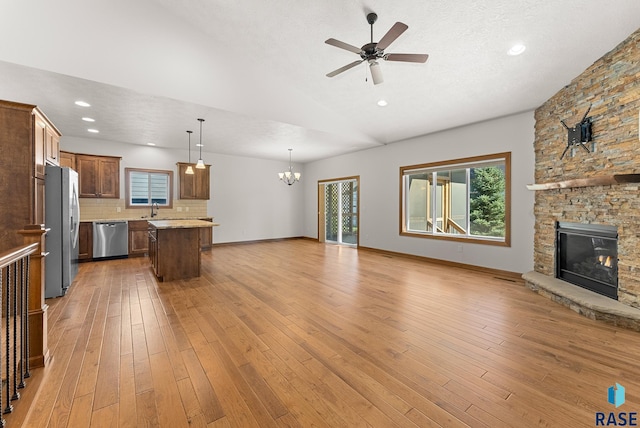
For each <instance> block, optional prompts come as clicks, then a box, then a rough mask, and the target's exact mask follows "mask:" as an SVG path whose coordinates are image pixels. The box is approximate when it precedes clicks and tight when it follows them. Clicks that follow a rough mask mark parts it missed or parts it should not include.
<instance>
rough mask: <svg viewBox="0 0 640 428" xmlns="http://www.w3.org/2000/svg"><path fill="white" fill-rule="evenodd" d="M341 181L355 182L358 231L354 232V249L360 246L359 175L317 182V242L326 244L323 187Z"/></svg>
mask: <svg viewBox="0 0 640 428" xmlns="http://www.w3.org/2000/svg"><path fill="white" fill-rule="evenodd" d="M343 181H355V182H356V186H357V187H358V194H357V195H356V206H357V207H358V212H357V213H356V222H357V224H358V231H357V232H356V245H355V247H356V248H358V247H359V246H360V193H361V192H360V176H359V175H352V176H349V177H339V178H328V179H324V180H318V187H317V189H318V190H317V192H318V198H317V201H318V207H317V208H318V209H317V212H318V219H317V221H318V241H319V242H326V230H325V221H324V218H325V214H326V213H325V209H324V207H325V197H324V195H325V192H324V186H325V185H326V184H331V183H340V182H343Z"/></svg>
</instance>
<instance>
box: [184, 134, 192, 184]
mask: <svg viewBox="0 0 640 428" xmlns="http://www.w3.org/2000/svg"><path fill="white" fill-rule="evenodd" d="M192 132H193V131H187V134H189V166H188V167H187V170H186V171H185V172H184V173H185V174H189V175H192V174H193V167H192V166H191V133H192Z"/></svg>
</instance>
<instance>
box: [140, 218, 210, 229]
mask: <svg viewBox="0 0 640 428" xmlns="http://www.w3.org/2000/svg"><path fill="white" fill-rule="evenodd" d="M148 222H149V224H150V225H151V226H153V227H155V228H156V229H191V228H197V227H213V226H220V224H219V223H213V222H211V221H204V220H195V219H193V220H191V219H186V220H148Z"/></svg>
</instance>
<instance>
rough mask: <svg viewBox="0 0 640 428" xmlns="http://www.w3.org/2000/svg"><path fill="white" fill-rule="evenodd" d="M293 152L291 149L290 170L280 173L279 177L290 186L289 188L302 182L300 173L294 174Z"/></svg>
mask: <svg viewBox="0 0 640 428" xmlns="http://www.w3.org/2000/svg"><path fill="white" fill-rule="evenodd" d="M292 150H293V149H289V170H288V171H285V172H279V173H278V177H280V180H282V181H283V182H284V183H285V184H288V185H289V186H291V185H292V184H293V183H295V182H296V181H300V173H299V172H293V167H292V166H291V151H292Z"/></svg>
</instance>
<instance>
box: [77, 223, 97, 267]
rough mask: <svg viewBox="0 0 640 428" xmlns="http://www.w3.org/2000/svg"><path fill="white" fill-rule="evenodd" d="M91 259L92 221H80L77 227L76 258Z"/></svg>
mask: <svg viewBox="0 0 640 428" xmlns="http://www.w3.org/2000/svg"><path fill="white" fill-rule="evenodd" d="M91 259H93V223H91V222H90V221H83V222H80V227H79V228H78V260H91Z"/></svg>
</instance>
